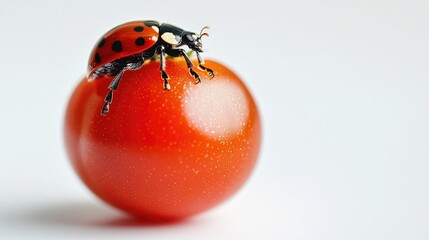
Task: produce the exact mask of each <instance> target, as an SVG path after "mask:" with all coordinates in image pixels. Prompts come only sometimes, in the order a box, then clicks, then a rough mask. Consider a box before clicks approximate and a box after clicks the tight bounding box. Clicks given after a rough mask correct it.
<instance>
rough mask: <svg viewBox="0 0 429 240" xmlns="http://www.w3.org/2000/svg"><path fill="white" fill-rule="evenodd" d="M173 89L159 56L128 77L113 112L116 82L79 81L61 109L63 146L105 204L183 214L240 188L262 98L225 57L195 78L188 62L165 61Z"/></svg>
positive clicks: (159, 215)
mask: <svg viewBox="0 0 429 240" xmlns="http://www.w3.org/2000/svg"><path fill="white" fill-rule="evenodd" d="M166 65H167V72H168V74H169V75H170V85H171V90H170V91H164V90H163V87H162V83H163V81H162V80H161V78H160V72H159V62H158V61H152V62H149V63H146V64H145V65H144V66H143V67H142V68H141V69H140V70H136V71H128V72H126V73H125V74H124V76H123V78H122V80H121V83H120V85H119V88H118V90H117V91H115V92H114V99H113V103H112V105H111V107H110V111H109V112H108V113H107V116H101V115H100V110H101V108H102V105H103V104H104V101H103V100H104V97H105V95H106V93H107V92H108V85H109V82H110V79H108V78H101V79H97V80H95V81H91V82H89V81H87V79H86V78H84V79H82V81H81V82H80V84H79V85H78V86H77V88H76V89H75V91H74V93H73V94H72V96H71V98H70V101H69V104H68V106H67V110H66V116H65V128H64V133H65V143H66V149H67V152H68V155H69V158H70V160H71V162H72V165H73V167H74V169H75V170H76V172H77V173H78V175H79V176H80V178H81V179H82V180H83V182H84V183H85V184H86V185H87V186H88V187H89V188H90V189H91V190H92V192H94V193H95V194H96V195H97V196H99V197H100V198H101V199H103V200H104V201H106V202H108V203H109V204H111V205H113V206H115V207H117V208H119V209H122V210H124V211H126V212H129V213H131V214H133V215H136V216H139V217H144V218H156V219H178V218H184V217H188V216H191V215H194V214H196V213H199V212H202V211H204V210H207V209H209V208H211V207H213V206H215V205H217V204H219V203H220V202H222V201H224V200H225V199H227V198H228V197H230V196H231V195H232V194H233V193H235V192H236V191H237V190H238V189H239V188H240V187H241V186H242V185H243V183H244V182H245V181H246V179H247V178H248V177H249V175H250V173H251V172H252V170H253V168H254V166H255V163H256V160H257V156H258V152H259V148H260V141H261V122H260V117H259V113H258V110H257V107H256V104H255V102H254V100H253V98H252V96H251V94H250V92H249V91H248V90H247V88H246V86H245V85H244V84H243V82H242V81H241V80H240V79H239V78H238V77H237V75H235V74H234V73H233V72H232V71H230V70H229V69H227V68H226V67H225V66H223V65H222V64H220V63H217V62H214V61H206V65H207V66H209V67H211V68H212V69H213V70H214V71H215V74H216V77H215V78H213V79H210V78H209V77H208V76H206V75H205V74H204V72H201V71H199V72H198V73H199V74H200V76H201V80H202V83H200V84H195V81H194V79H193V78H192V77H191V76H190V75H189V72H188V70H187V68H186V64H185V62H184V61H183V60H179V59H168V60H167V64H166Z"/></svg>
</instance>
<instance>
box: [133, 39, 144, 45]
mask: <svg viewBox="0 0 429 240" xmlns="http://www.w3.org/2000/svg"><path fill="white" fill-rule="evenodd" d="M135 43H136V45H137V46H142V45H144V39H143V38H142V37H139V38H137V39H136V42H135Z"/></svg>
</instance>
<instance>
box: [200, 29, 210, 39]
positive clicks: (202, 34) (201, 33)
mask: <svg viewBox="0 0 429 240" xmlns="http://www.w3.org/2000/svg"><path fill="white" fill-rule="evenodd" d="M205 29H210V28H209V26H204V27H203V28H202V29H201V31H200V36H199V37H198V38H199V39H201V37H203V36H207V37H208V36H209V34H208V33H203V31H204V30H205Z"/></svg>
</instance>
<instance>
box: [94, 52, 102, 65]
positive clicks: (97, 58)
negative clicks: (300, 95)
mask: <svg viewBox="0 0 429 240" xmlns="http://www.w3.org/2000/svg"><path fill="white" fill-rule="evenodd" d="M95 62H96V63H100V62H101V57H100V54H98V53H96V54H95Z"/></svg>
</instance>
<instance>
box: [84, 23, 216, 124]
mask: <svg viewBox="0 0 429 240" xmlns="http://www.w3.org/2000/svg"><path fill="white" fill-rule="evenodd" d="M207 28H208V27H204V28H203V29H201V31H200V33H199V34H196V33H194V32H190V31H186V30H183V29H181V28H179V27H176V26H174V25H171V24H168V23H159V22H157V21H153V20H147V21H144V20H143V21H132V22H127V23H124V24H122V25H119V26H117V27H115V28H113V29H112V30H110V31H108V32H107V33H106V34H104V35H103V37H101V39H100V40H99V41H98V42H97V44H96V45H95V46H94V48H93V50H92V52H91V55H90V58H89V62H88V79H89V80H94V79H97V78H100V77H103V76H112V77H114V78H113V80H112V81H111V82H110V84H109V92H108V93H107V95H106V97H105V99H104V106H103V108H102V110H101V115H103V116H105V115H106V113H107V112H108V111H109V106H110V104H111V103H112V100H113V91H115V90H117V88H118V85H119V81H120V80H121V78H122V75H123V74H124V72H125V71H128V70H137V69H140V68H141V67H142V65H143V63H144V61H145V60H148V59H151V58H152V57H154V56H155V55H157V56H159V58H160V64H161V67H160V71H161V78H162V79H163V80H164V89H165V90H169V89H170V84H169V83H168V79H169V77H168V74H167V73H166V72H165V54H168V55H169V56H172V57H180V56H182V57H183V58H184V59H185V61H186V64H187V66H188V69H189V72H190V74H191V76H193V77H194V78H195V80H196V83H199V82H201V79H200V76H199V75H198V74H197V73H196V72H195V71H194V70H193V67H194V65H193V64H192V62H191V60H190V59H189V57H188V55H187V54H186V51H185V50H184V49H182V48H179V47H180V46H185V45H186V46H188V47H189V48H190V49H191V50H193V51H194V52H196V54H197V58H198V68H200V69H202V70H204V71H206V72H207V73H208V74H209V75H210V77H212V78H213V77H214V73H213V70H211V69H210V68H207V67H205V66H204V65H203V64H204V60H203V58H202V57H201V55H200V53H201V52H203V50H202V47H203V45H202V42H201V37H203V36H208V33H204V32H203V31H204V30H205V29H207Z"/></svg>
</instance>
